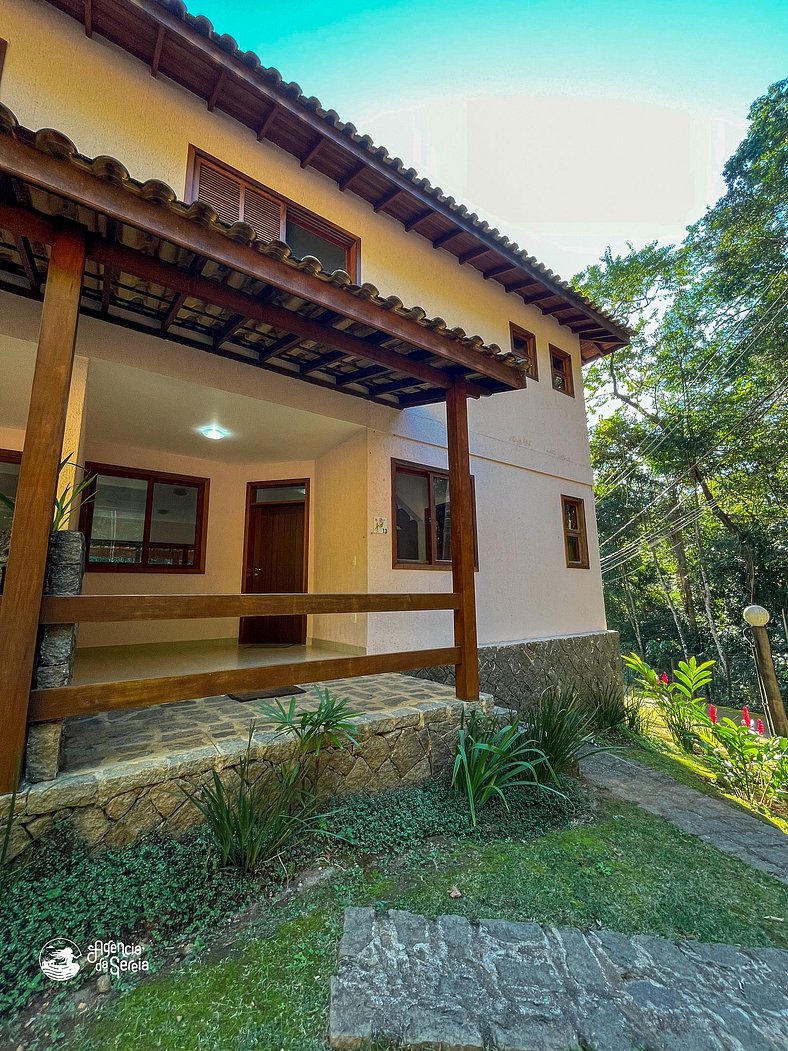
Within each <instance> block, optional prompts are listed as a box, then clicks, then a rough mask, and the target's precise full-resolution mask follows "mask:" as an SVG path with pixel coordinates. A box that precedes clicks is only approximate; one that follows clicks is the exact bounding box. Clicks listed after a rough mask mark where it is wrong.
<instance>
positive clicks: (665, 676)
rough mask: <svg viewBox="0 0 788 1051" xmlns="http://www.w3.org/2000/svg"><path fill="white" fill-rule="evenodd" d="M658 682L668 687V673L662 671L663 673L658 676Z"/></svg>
mask: <svg viewBox="0 0 788 1051" xmlns="http://www.w3.org/2000/svg"><path fill="white" fill-rule="evenodd" d="M659 681H660V682H661V683H664V685H665V686H667V685H668V673H667V672H666V671H663V673H662V674H661V675H660V677H659Z"/></svg>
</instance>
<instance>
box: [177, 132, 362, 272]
mask: <svg viewBox="0 0 788 1051" xmlns="http://www.w3.org/2000/svg"><path fill="white" fill-rule="evenodd" d="M203 164H205V165H207V166H208V167H210V168H213V169H215V170H216V171H218V172H220V173H221V174H222V175H224V176H227V177H229V178H231V179H234V180H236V181H237V182H239V183H240V184H241V185H242V186H248V187H249V188H250V189H252V190H254V191H255V193H259V194H260V195H261V196H263V197H267V198H268V199H269V200H271V201H274V202H275V203H277V204H279V205H280V219H279V240H280V241H284V242H285V243H286V242H287V238H286V236H285V234H286V228H287V222H288V219H289V220H290V221H291V222H294V223H298V225H299V226H302V227H303V228H304V229H305V230H308V231H309V232H310V233H312V234H315V235H316V236H318V237H323V238H325V240H326V241H330V242H331V243H332V244H334V245H336V246H337V247H338V248H342V249H344V251H345V254H346V262H347V267H346V268H345V269H346V270H347V272H348V274H349V275H350V277H351V279H352V280H353V281H355V282H356V283H358V282H360V280H361V238H360V237H358V236H356V234H353V233H351V232H350V231H349V230H345V229H343V228H342V227H341V226H337V224H336V223H332V222H330V221H329V220H328V219H324V218H323V217H322V216H321V215H318V214H317V213H316V212H311V211H309V209H308V208H304V207H303V205H300V204H298V202H297V201H293V200H291V199H290V198H289V197H285V195H284V194H281V193H278V192H277V191H276V190H272V189H271V188H270V187H269V186H266V185H265V184H264V183H261V182H257V180H256V179H252V178H250V177H249V176H248V175H246V174H244V172H242V171H239V170H238V169H237V168H233V167H232V165H230V164H225V163H224V162H223V161H220V160H218V159H217V158H216V157H212V156H211V154H210V153H206V152H205V151H204V150H201V149H199V148H198V147H196V146H193V145H191V144H190V145H189V153H188V158H187V166H186V186H185V191H184V200H185V201H186V203H187V204H190V203H192V202H194V201H196V200H199V188H200V176H199V169H200V166H201V165H203Z"/></svg>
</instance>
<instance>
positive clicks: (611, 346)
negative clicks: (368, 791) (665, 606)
mask: <svg viewBox="0 0 788 1051" xmlns="http://www.w3.org/2000/svg"><path fill="white" fill-rule="evenodd" d="M0 35H2V36H3V38H4V40H3V41H2V43H0V70H1V72H0V78H1V79H0V306H1V309H0V369H1V372H0V375H2V383H1V384H0V492H4V493H5V494H6V495H7V496H10V497H14V498H15V499H16V509H15V512H14V519H13V530H12V531H11V535H10V543H9V544H8V552H7V565H6V566H5V569H4V576H5V581H4V591H3V595H2V599H1V600H0V647H2V650H3V659H2V665H1V666H0V791H8V790H9V789H10V787H11V785H12V783H13V782H14V780H15V777H16V773H15V770H16V764H17V763H18V756H19V753H20V749H21V748H22V746H23V742H24V738H25V726H26V722H28V721H29V722H30V723H31V725H32V727H33V728H35V727H38V728H43V727H50V728H53V727H54V728H55V736H56V737H58V735H59V733H60V731H59V730H58V729H57V728H58V727H62V720H63V719H64V718H67V717H75V716H78V715H80V714H84V713H91V712H101V711H105V710H114V709H118V710H121V709H123V710H126V709H134V708H137V707H140V708H141V707H144V706H150V705H160V704H163V703H166V702H170V701H180V700H185V699H188V698H193V697H202V696H209V695H217V694H225V693H228V694H229V693H233V692H234V691H238V690H241V691H243V690H254V689H258V688H264V687H272V688H279V687H284V686H288V685H290V684H295V683H298V682H302V681H313V680H315V679H319V680H332V679H337V678H348V677H354V676H359V675H367V674H378V673H392V672H398V671H406V670H413V669H416V670H418V671H420V673H421V674H422V675H424V676H427V677H431V678H433V679H438V680H443V681H446V680H450V681H451V682H452V683H453V685H454V688H455V690H456V694H457V696H458V697H459V698H460V699H463V700H473V699H475V698H477V697H478V694H479V688H480V674H481V686H482V688H483V689H487V690H491V691H492V692H493V693H496V694H497V695H498V696H500V697H504V698H505V697H506V696H507V695H508V693H511V692H512V690H514V689H516V690H523V689H530V690H538V689H539V688H541V687H542V686H543V685H544V684H546V683H548V682H550V681H554V680H555V679H556V678H560V677H561V676H562V675H570V674H571V675H574V676H578V675H579V676H582V675H586V674H588V675H592V674H593V675H596V676H605V675H611V674H614V673H615V668H616V660H617V657H616V640H615V637H614V636H613V635H612V633H608V632H607V631H606V623H605V613H604V605H603V598H602V579H601V575H600V567H599V558H598V547H597V533H596V524H595V517H594V503H593V490H592V474H591V467H590V460H589V449H588V439H587V431H586V415H585V407H584V401H583V378H582V369H583V365H584V364H585V363H587V362H589V361H592V360H594V359H596V358H598V357H599V356H600V355H602V354H606V353H609V352H611V351H613V350H615V349H617V348H620V347H621V346H623V345H625V344H626V342H627V340H628V331H627V330H626V328H624V327H623V326H622V325H621V324H619V323H618V322H616V321H615V320H614V319H612V318H610V317H607V316H606V315H605V314H604V313H603V312H602V311H600V310H599V309H598V308H597V307H595V306H594V305H593V304H592V303H590V302H588V301H587V300H586V299H584V298H583V297H582V296H580V295H579V294H578V293H576V292H575V291H573V290H572V289H571V288H570V287H569V286H568V285H566V284H565V283H564V282H562V281H561V280H560V279H559V278H557V277H556V276H555V275H554V274H553V273H552V272H551V271H549V270H547V269H546V268H545V267H543V266H542V265H541V264H539V263H538V262H537V261H536V260H535V259H533V258H532V257H530V256H528V255H527V254H526V253H525V252H522V251H521V250H520V249H519V248H518V247H517V246H516V245H513V244H512V243H511V242H510V241H509V240H508V239H507V238H506V237H505V236H504V235H502V234H500V233H499V232H498V231H497V230H493V229H490V228H489V226H488V224H487V223H485V222H482V221H481V220H479V219H478V218H477V217H476V216H475V215H471V214H469V213H468V211H467V210H466V209H465V208H464V207H463V206H462V205H459V204H457V203H456V202H455V201H454V199H453V198H451V197H449V196H447V195H445V194H444V193H443V192H442V191H441V190H440V189H438V188H435V187H432V186H431V185H430V184H429V183H428V182H427V181H426V180H425V179H422V178H421V177H420V176H419V175H418V174H417V173H416V172H414V171H413V170H412V169H410V168H407V167H406V165H405V164H404V163H403V162H402V161H400V160H399V159H398V158H392V157H390V156H389V155H388V154H387V153H386V152H385V150H383V149H381V148H379V147H377V146H375V145H374V144H373V143H372V142H371V141H370V140H369V138H368V137H366V136H363V135H361V134H359V133H358V132H357V131H356V129H355V128H354V127H353V126H352V125H349V124H343V123H342V121H340V119H339V118H338V117H337V115H336V114H335V113H334V112H333V111H331V110H325V109H323V107H322V106H321V104H320V103H319V102H318V101H317V100H316V99H314V98H310V97H307V96H306V95H304V94H303V93H302V91H301V89H300V88H299V87H298V86H297V85H295V84H290V83H287V82H286V81H284V80H283V79H282V77H281V76H280V75H279V73H277V71H276V70H273V69H268V68H266V67H264V66H263V65H262V64H261V61H260V59H259V58H258V57H257V56H256V55H254V54H251V53H244V52H242V51H240V50H239V48H238V47H237V45H236V43H235V41H234V40H232V39H231V38H229V37H227V36H225V35H221V34H220V33H218V32H215V31H214V30H213V28H212V27H211V25H210V23H209V22H208V21H207V20H206V19H204V18H200V17H193V16H191V15H190V14H188V13H187V12H186V10H185V8H184V6H183V5H182V4H181V3H180V2H178V0H51V2H45V0H5V3H4V6H3V19H2V23H0ZM23 450H24V453H23V452H22V451H23ZM61 450H62V458H63V459H66V458H68V457H71V459H70V461H69V463H67V464H66V465H65V466H64V467H62V468H60V460H61ZM75 464H78V465H79V466H78V467H77V466H75ZM82 469H84V471H85V472H86V473H87V476H88V477H89V478H91V479H92V484H91V492H90V498H89V499H85V500H83V502H82V505H81V508H75V509H74V511H73V515H72V519H71V523H70V524H71V526H72V528H75V529H76V528H79V529H80V530H81V531H82V532H83V533H84V535H85V538H86V540H85V542H86V551H87V564H86V571H85V574H84V580H83V582H82V594H81V595H76V596H72V597H65V596H64V595H63V594H60V595H47V596H45V597H44V599H43V602H42V589H43V587H44V581H45V562H46V557H47V544H48V534H49V529H50V526H51V509H52V502H53V498H54V495H55V492H56V489H59V490H62V488H63V487H64V485H66V484H67V483H68V484H72V485H73V484H75V482H76V481H77V480H78V478H79V476H80V472H81V470H82ZM450 494H451V499H450ZM5 524H6V525H7V526H8V525H10V513H6V520H5ZM2 527H3V522H2V520H0V529H2ZM50 590H51V589H50ZM77 590H78V589H77ZM72 624H79V635H78V649H77V651H76V664H75V666H74V667H72V665H73V660H72V657H73V654H72V653H71V640H73V638H74V637H75V633H71V634H69V633H70V632H71V628H70V625H72ZM42 626H43V627H42ZM63 626H66V627H67V628H68V632H67V634H66V635H65V636H63V638H65V639H66V642H65V643H62V639H61V643H57V637H58V631H60V630H61V629H62V627H63ZM40 631H43V635H44V636H45V637H50V638H54V639H55V644H54V645H55V649H57V648H58V645H61V650H62V652H61V654H60V658H59V659H60V660H61V662H62V663H64V664H65V665H67V671H66V674H65V677H64V678H62V679H61V680H60V681H58V679H57V675H54V676H53V675H52V674H49V672H50V671H51V668H49V669H48V668H44V669H43V671H42V668H41V667H40V666H37V664H36V662H37V660H39V665H40V653H39V657H38V658H37V656H36V653H37V642H36V639H37V636H38V633H39V632H40ZM477 647H478V652H477ZM72 672H73V681H72ZM31 682H32V686H33V689H32V692H31ZM36 732H38V731H36Z"/></svg>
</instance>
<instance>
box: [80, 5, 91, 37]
mask: <svg viewBox="0 0 788 1051" xmlns="http://www.w3.org/2000/svg"><path fill="white" fill-rule="evenodd" d="M82 4H83V15H82V18H83V21H84V23H85V36H86V37H92V36H93V0H82Z"/></svg>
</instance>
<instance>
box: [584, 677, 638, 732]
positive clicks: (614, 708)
mask: <svg viewBox="0 0 788 1051" xmlns="http://www.w3.org/2000/svg"><path fill="white" fill-rule="evenodd" d="M584 701H585V703H586V705H587V706H588V710H589V712H590V713H591V720H592V723H593V726H594V729H595V730H620V729H621V727H622V726H626V723H627V700H626V693H625V692H624V688H623V686H621V685H620V684H619V683H615V682H611V683H606V684H605V685H604V686H595V687H591V688H590V689H589V690H588V691H587V693H586V695H585V697H584Z"/></svg>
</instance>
